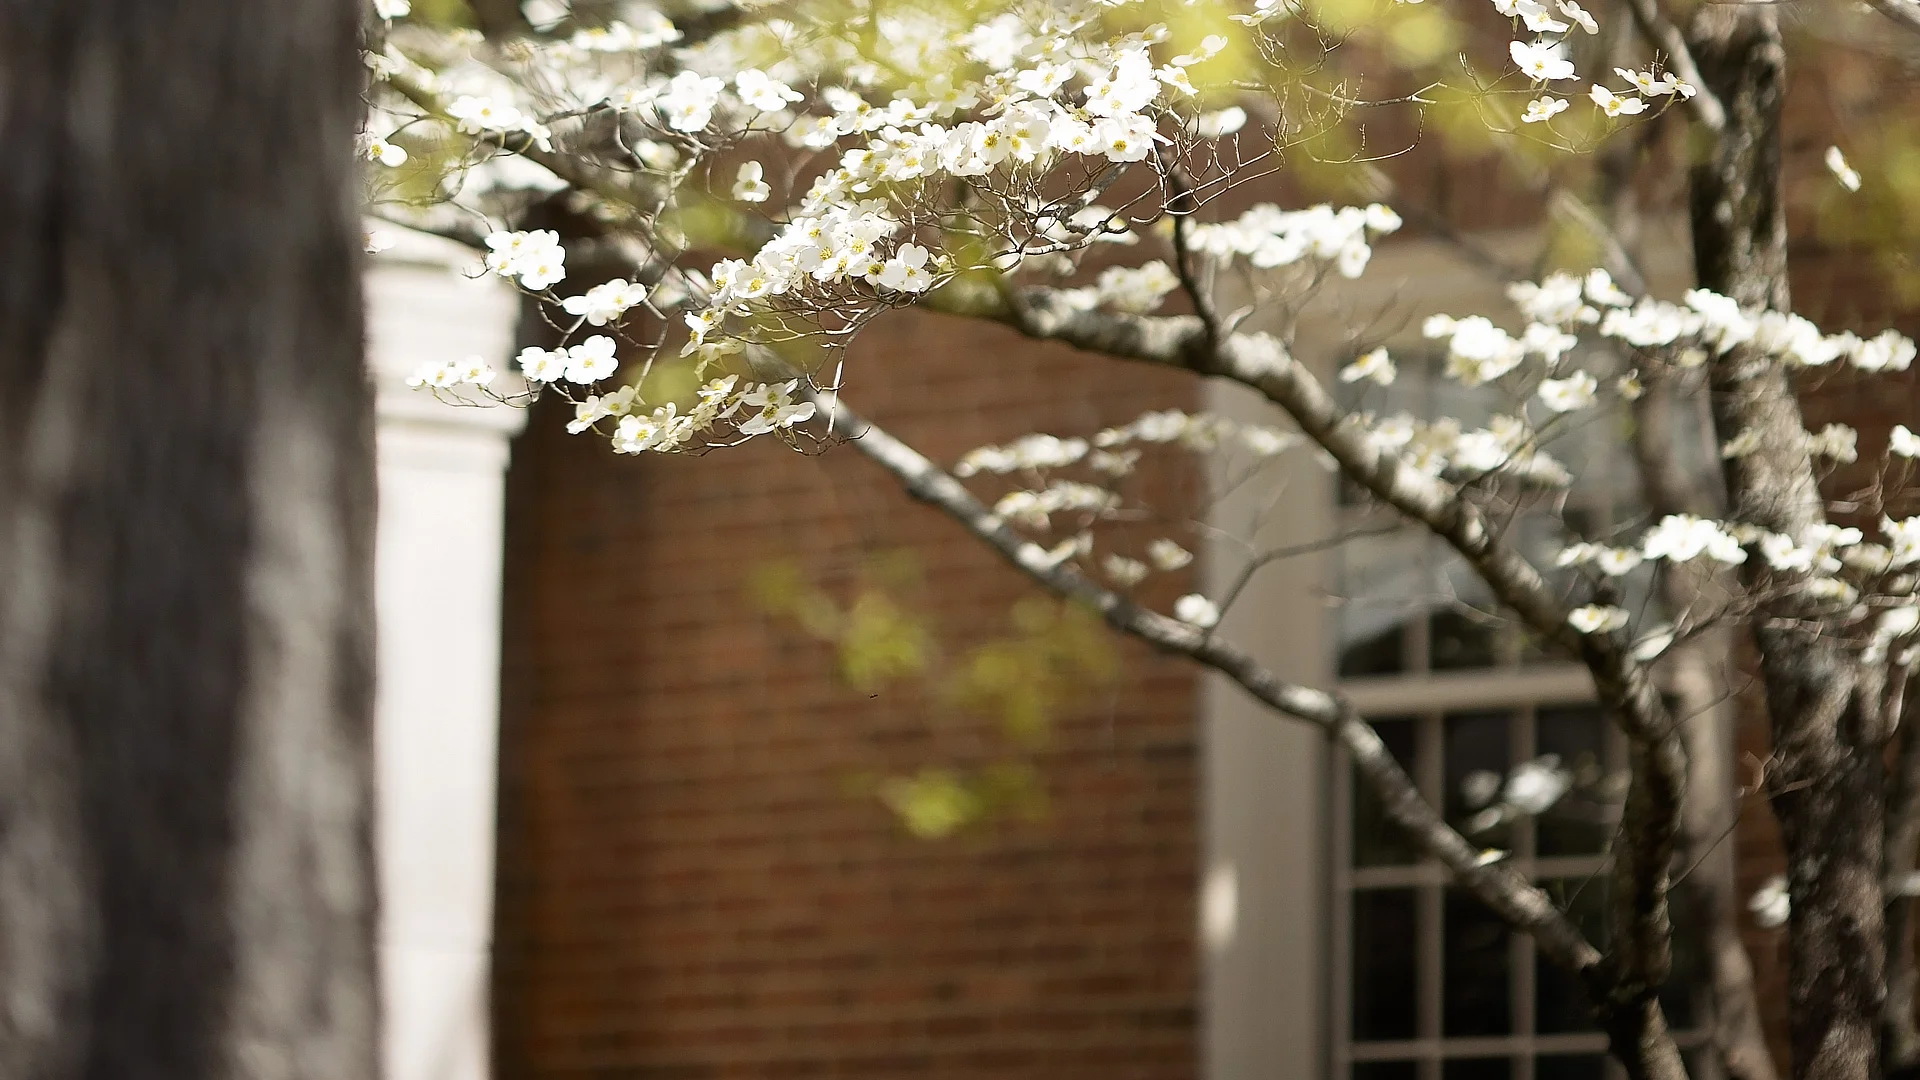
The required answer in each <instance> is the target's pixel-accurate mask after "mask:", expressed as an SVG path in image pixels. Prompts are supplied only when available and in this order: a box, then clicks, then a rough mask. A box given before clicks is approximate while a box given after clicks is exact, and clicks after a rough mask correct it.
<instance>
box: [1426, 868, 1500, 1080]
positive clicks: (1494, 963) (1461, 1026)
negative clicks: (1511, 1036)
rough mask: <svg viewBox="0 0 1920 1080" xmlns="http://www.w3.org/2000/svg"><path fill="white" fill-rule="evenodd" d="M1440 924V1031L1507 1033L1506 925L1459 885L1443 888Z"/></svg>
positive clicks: (1452, 1033) (1457, 1033)
mask: <svg viewBox="0 0 1920 1080" xmlns="http://www.w3.org/2000/svg"><path fill="white" fill-rule="evenodd" d="M1444 922H1445V934H1446V936H1445V938H1444V939H1443V940H1442V942H1441V946H1442V948H1441V952H1442V955H1443V960H1442V964H1443V966H1442V968H1441V995H1442V996H1441V1032H1442V1033H1443V1034H1445V1035H1449V1036H1452V1035H1505V1034H1508V1033H1509V1032H1511V1031H1512V1030H1513V1005H1512V1001H1513V994H1512V990H1513V986H1512V979H1511V978H1510V975H1509V972H1510V969H1511V966H1512V959H1511V958H1512V952H1511V950H1510V948H1509V946H1508V930H1507V925H1506V924H1505V923H1504V922H1501V921H1500V917H1499V916H1497V915H1495V914H1494V913H1493V912H1491V911H1489V910H1488V909H1487V906H1486V905H1485V904H1482V903H1481V902H1480V901H1478V900H1476V899H1474V898H1473V897H1472V896H1471V895H1470V894H1468V893H1467V892H1465V891H1464V890H1461V889H1448V890H1447V894H1446V916H1445V919H1444ZM1503 1075H1504V1074H1503Z"/></svg>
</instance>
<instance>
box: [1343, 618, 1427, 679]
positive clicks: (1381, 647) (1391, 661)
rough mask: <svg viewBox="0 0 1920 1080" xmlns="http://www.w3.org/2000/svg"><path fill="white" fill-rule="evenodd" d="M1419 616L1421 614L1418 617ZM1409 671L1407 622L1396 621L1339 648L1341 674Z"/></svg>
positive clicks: (1357, 674)
mask: <svg viewBox="0 0 1920 1080" xmlns="http://www.w3.org/2000/svg"><path fill="white" fill-rule="evenodd" d="M1415 617H1416V618H1417V617H1418V616H1415ZM1405 670H1407V624H1406V623H1405V622H1404V621H1403V622H1396V623H1394V624H1393V625H1392V626H1389V627H1387V628H1386V629H1385V630H1382V631H1380V632H1378V633H1375V634H1372V635H1369V636H1368V637H1366V638H1363V639H1362V640H1360V641H1356V642H1354V643H1353V644H1352V645H1349V646H1347V647H1346V648H1344V649H1342V650H1340V675H1341V676H1342V677H1343V678H1357V677H1359V676H1363V675H1398V674H1400V673H1401V672H1403V671H1405Z"/></svg>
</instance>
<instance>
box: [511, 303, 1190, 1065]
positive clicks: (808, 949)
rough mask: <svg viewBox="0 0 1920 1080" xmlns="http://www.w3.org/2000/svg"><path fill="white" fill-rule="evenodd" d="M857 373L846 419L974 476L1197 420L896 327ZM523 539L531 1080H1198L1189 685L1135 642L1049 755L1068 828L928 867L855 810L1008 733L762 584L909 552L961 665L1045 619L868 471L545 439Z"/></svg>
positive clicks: (994, 832)
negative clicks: (1095, 436) (974, 650)
mask: <svg viewBox="0 0 1920 1080" xmlns="http://www.w3.org/2000/svg"><path fill="white" fill-rule="evenodd" d="M847 375H848V382H849V384H850V394H849V401H850V403H853V404H856V405H857V406H858V407H859V408H861V409H863V410H866V411H867V412H868V413H869V414H870V415H872V416H873V417H874V418H875V419H876V420H877V421H879V422H881V423H884V424H887V425H889V426H890V427H891V428H893V429H895V430H896V431H897V432H898V433H900V434H902V435H904V436H906V437H907V438H909V439H910V440H912V441H914V442H916V443H917V444H918V445H920V446H921V447H922V448H923V449H925V450H926V451H928V452H929V453H931V454H932V455H934V456H935V457H936V458H938V459H941V460H947V461H951V460H952V459H953V458H954V457H956V456H957V455H958V454H959V453H960V452H962V451H963V450H965V449H967V448H970V447H972V446H974V445H978V444H980V443H983V442H990V441H1004V440H1005V439H1007V438H1010V437H1013V436H1016V435H1018V434H1021V433H1024V432H1027V431H1032V430H1053V431H1056V432H1061V433H1069V432H1091V431H1092V430H1095V429H1097V427H1099V426H1101V425H1105V424H1110V423H1115V422H1123V421H1125V420H1129V419H1131V418H1132V417H1133V416H1135V415H1137V414H1138V413H1139V412H1140V411H1142V410H1144V409H1147V408H1165V407H1168V406H1171V405H1180V404H1183V403H1189V402H1191V401H1192V400H1193V398H1194V393H1195V387H1194V384H1193V383H1191V382H1190V381H1187V380H1183V379H1181V378H1178V377H1175V376H1172V375H1170V374H1168V373H1164V372H1153V371H1149V370H1146V369H1141V368H1129V367H1124V366H1118V365H1115V364H1114V363H1113V362H1111V361H1099V360H1090V359H1083V358H1077V357H1075V356H1073V355H1072V354H1070V353H1067V352H1065V351H1062V350H1043V349H1037V348H1035V347H1033V346H1030V345H1026V344H1023V343H1021V342H1019V341H1018V340H1017V339H1015V338H1013V337H1012V336H1010V335H1008V334H1006V333H1005V332H1002V331H999V330H996V329H994V328H990V327H984V326H978V325H973V324H967V323H961V322H957V321H951V320H945V319H942V318H940V317H937V316H923V315H917V314H904V313H903V314H898V315H894V316H889V317H888V318H886V319H883V320H882V321H881V322H880V323H878V324H877V325H876V326H875V327H874V329H873V330H872V331H871V332H870V333H869V334H868V335H866V336H865V337H864V338H863V339H862V340H861V342H860V344H859V347H858V348H857V349H856V351H855V355H854V356H853V357H852V358H851V359H850V361H849V364H848V368H847ZM1181 479H1183V478H1181V477H1177V476H1175V477H1169V478H1168V479H1167V481H1166V483H1167V484H1169V485H1170V484H1173V483H1177V482H1178V481H1180V480H1181ZM1185 479H1186V480H1187V481H1189V482H1187V483H1185V484H1184V485H1183V486H1184V487H1185V488H1186V489H1187V490H1191V488H1192V484H1191V482H1190V481H1191V478H1190V477H1187V478H1185ZM1152 497H1153V498H1155V499H1158V500H1173V501H1174V505H1177V504H1178V498H1179V496H1178V495H1176V493H1175V492H1174V491H1172V490H1169V489H1163V490H1160V491H1158V492H1155V493H1153V495H1152ZM1163 505H1166V503H1164V502H1163ZM508 521H509V531H508V546H507V560H508V567H509V569H508V574H507V595H506V607H507V614H506V639H505V641H506V644H505V658H504V667H505V673H504V686H503V699H504V704H503V709H504V715H503V718H502V722H503V734H502V773H501V781H502V787H501V811H500V813H501V825H500V864H499V865H500V886H499V888H500V895H499V916H498V927H499V931H498V944H497V974H496V996H497V1000H496V1010H495V1014H496V1022H497V1025H498V1031H497V1036H496V1039H497V1044H498V1063H499V1064H498V1067H499V1074H500V1076H501V1077H503V1078H504V1080H523V1078H525V1080H530V1078H536V1077H673V1078H699V1077H760V1076H765V1077H775V1076H778V1077H782V1078H791V1077H805V1076H835V1077H841V1076H844V1077H867V1076H871V1077H882V1076H885V1077H898V1076H901V1075H913V1076H916V1077H930V1078H931V1077H960V1076H968V1077H974V1076H979V1075H982V1074H985V1073H990V1074H992V1075H994V1076H996V1077H1012V1078H1018V1077H1035V1078H1038V1077H1047V1078H1049V1080H1060V1078H1073V1077H1087V1078H1089V1080H1091V1078H1094V1077H1099V1078H1101V1080H1111V1078H1126V1077H1140V1078H1149V1077H1150V1078H1154V1080H1179V1078H1183V1077H1189V1076H1192V1075H1194V1072H1195V1069H1196V1061H1197V1054H1198V1051H1197V1043H1196V1039H1197V1029H1196V1021H1197V1017H1196V984H1197V973H1196V955H1195V953H1196V946H1195V941H1194V922H1195V920H1194V912H1193V892H1194V880H1195V875H1196V863H1197V858H1198V835H1197V831H1198V823H1197V811H1198V802H1197V791H1196V775H1195V770H1196V757H1195V745H1194V737H1195V734H1194V729H1193V721H1194V715H1195V702H1196V695H1197V686H1196V682H1195V679H1194V675H1193V672H1192V671H1191V670H1190V669H1188V668H1187V667H1185V666H1184V665H1182V664H1179V663H1176V662H1173V661H1171V660H1168V659H1166V658H1163V657H1160V656H1156V655H1153V654H1150V653H1149V652H1147V651H1145V650H1143V649H1140V648H1138V647H1133V646H1128V645H1125V644H1122V645H1121V646H1120V657H1121V660H1122V664H1123V675H1122V677H1121V683H1120V685H1119V686H1118V688H1117V689H1116V690H1115V691H1114V692H1113V693H1112V694H1111V696H1110V702H1108V703H1105V704H1103V705H1102V706H1101V707H1099V708H1097V709H1090V710H1081V711H1080V712H1077V713H1074V714H1072V715H1070V716H1068V717H1065V718H1064V719H1063V722H1061V723H1060V724H1059V726H1058V728H1057V730H1056V731H1055V734H1054V737H1053V738H1052V740H1051V742H1050V744H1049V746H1048V748H1047V749H1046V750H1045V751H1044V752H1042V753H1041V755H1040V757H1039V759H1038V763H1039V767H1040V769H1041V771H1042V774H1043V775H1044V777H1045V780H1046V782H1047V785H1048V788H1049V794H1050V797H1051V806H1050V809H1049V810H1048V812H1047V813H1046V814H1045V816H1044V817H1043V818H1041V819H1040V820H1038V821H1033V822H1026V821H1014V820H1009V821H1004V822H1000V823H997V824H994V825H991V826H988V827H986V828H983V829H980V830H976V831H974V832H971V833H968V834H966V835H962V836H960V837H957V838H951V839H948V840H944V841H927V840H920V839H914V838H911V837H909V836H907V835H905V833H904V832H903V830H902V829H901V828H900V827H899V826H898V825H897V824H896V823H895V821H894V820H893V819H892V818H891V817H890V815H889V814H888V813H887V812H886V811H885V810H884V809H883V808H881V807H880V806H879V805H877V804H876V803H875V802H874V801H873V800H872V799H870V798H861V797H858V796H856V795H853V794H850V793H849V791H848V784H847V781H848V778H849V777H850V776H854V775H857V774H859V773H862V772H869V771H875V770H903V769H909V768H912V767H915V766H917V765H922V764H928V763H940V762H944V761H949V760H966V759H967V757H968V755H970V754H972V755H977V754H978V753H979V752H980V749H979V748H980V747H981V746H982V745H983V743H990V742H991V741H992V740H993V738H994V736H993V735H992V734H991V732H990V731H989V730H988V729H987V727H986V725H984V723H982V724H978V725H973V726H969V725H968V724H967V723H964V722H955V721H954V720H952V719H951V718H946V719H943V720H941V721H939V722H933V721H931V720H930V719H929V718H928V717H927V715H925V713H924V712H923V711H921V710H920V709H919V708H917V706H916V702H915V701H914V700H913V698H912V697H911V696H910V695H898V694H895V693H892V692H884V693H882V694H880V695H878V696H877V697H874V698H868V697H866V696H865V695H861V694H856V693H854V692H852V691H850V690H848V689H847V688H845V687H844V686H842V685H840V684H839V683H837V682H836V681H835V679H834V678H833V676H832V672H833V663H832V657H831V655H830V654H829V652H828V651H827V650H826V649H825V648H823V647H822V646H820V645H818V644H816V643H813V642H811V641H810V640H808V639H807V638H806V637H804V636H803V635H801V634H800V633H798V632H797V631H795V630H794V629H792V628H790V627H788V626H784V625H781V624H779V623H778V622H776V621H773V620H770V619H768V618H767V617H765V616H763V615H762V614H760V613H759V612H757V611H756V610H755V609H754V608H753V607H752V606H751V605H750V603H749V602H748V601H747V600H746V599H744V597H743V588H742V583H743V579H744V578H745V577H746V576H747V574H748V573H749V572H750V571H751V570H752V568H753V567H754V566H755V565H757V564H759V563H760V562H761V561H762V560H765V559H768V558H773V557H788V558H793V559H796V560H797V561H798V562H799V563H800V565H801V566H803V567H805V568H807V569H809V570H810V571H812V572H816V573H820V574H825V575H831V574H833V573H835V572H838V571H840V570H843V569H845V568H846V567H847V566H849V565H850V564H853V563H855V562H857V561H859V559H860V558H861V557H862V556H863V555H864V554H866V553H870V552H875V551H883V550H887V549H892V548H898V547H902V546H905V547H911V548H912V549H914V550H915V551H916V552H917V553H918V554H919V557H920V560H921V563H922V565H923V566H924V568H925V570H926V572H927V574H928V576H929V578H930V580H931V582H932V583H933V584H934V586H935V587H934V588H932V589H930V590H929V591H928V597H929V601H930V602H931V603H933V604H934V605H935V608H934V611H933V612H932V614H933V615H935V616H936V618H937V621H938V624H939V626H940V632H941V636H942V639H943V640H945V641H949V642H953V643H956V644H957V645H964V644H967V643H970V642H974V641H978V640H980V639H983V638H986V637H990V636H994V635H998V634H1004V633H1005V632H1006V626H1007V619H1008V614H1009V610H1010V608H1011V606H1012V604H1013V603H1014V602H1015V601H1016V600H1018V599H1019V598H1021V597H1023V596H1028V595H1032V593H1031V591H1030V590H1029V589H1028V588H1027V587H1026V586H1025V585H1024V584H1023V582H1022V581H1021V580H1020V579H1019V578H1018V577H1017V576H1016V574H1015V573H1014V572H1013V571H1011V570H1009V569H1008V568H1006V567H1004V566H1001V565H999V564H998V563H997V562H996V561H995V559H994V558H993V557H991V556H990V555H989V554H987V553H986V551H985V550H984V549H983V548H981V547H980V546H978V545H977V544H976V543H975V542H974V541H972V540H971V539H969V538H967V537H965V536H963V535H962V534H960V533H959V532H958V531H957V529H956V527H955V526H953V525H952V524H950V523H949V522H948V521H947V520H946V519H945V518H944V517H942V516H940V515H939V514H937V513H936V512H935V511H932V510H930V509H927V508H925V507H922V506H918V505H915V504H913V503H911V502H910V501H909V500H908V499H906V498H905V497H904V496H902V495H901V494H900V492H899V490H898V489H897V487H896V486H895V485H894V484H893V483H892V482H891V480H890V479H888V478H887V477H886V476H884V475H882V474H880V473H879V472H878V471H877V470H875V469H874V468H872V467H870V466H868V465H867V464H866V463H865V462H864V461H863V460H862V459H860V458H859V457H858V455H857V454H856V453H855V452H854V451H853V450H851V449H849V448H845V447H842V448H838V449H835V450H831V451H829V452H828V453H826V454H824V455H820V456H817V457H809V456H803V455H800V454H796V453H793V452H791V451H787V450H784V449H782V448H780V447H779V446H778V445H777V444H774V443H773V442H772V441H771V440H765V439H763V440H759V441H758V442H757V443H756V444H754V445H751V446H749V447H746V448H742V449H738V450H732V451H725V452H719V453H714V454H711V455H709V456H707V457H704V458H698V459H693V458H674V459H648V460H636V459H632V458H618V457H615V456H614V455H612V454H611V453H610V452H609V451H608V450H607V448H606V447H605V444H604V443H603V442H599V441H595V440H590V439H585V438H575V437H571V436H568V435H566V434H565V433H564V431H563V430H561V425H560V423H559V417H557V416H556V415H553V414H548V415H544V416H536V417H535V418H534V422H533V423H532V424H531V425H530V428H529V432H528V434H527V435H526V436H524V437H523V438H522V440H521V442H520V443H519V445H518V446H517V448H516V451H515V460H514V464H513V471H512V474H511V477H510V481H509V502H508Z"/></svg>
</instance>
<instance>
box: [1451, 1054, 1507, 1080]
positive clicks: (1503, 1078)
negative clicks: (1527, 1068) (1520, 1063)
mask: <svg viewBox="0 0 1920 1080" xmlns="http://www.w3.org/2000/svg"><path fill="white" fill-rule="evenodd" d="M1512 1075H1513V1062H1512V1060H1511V1059H1508V1058H1455V1059H1454V1060H1452V1061H1448V1062H1444V1063H1442V1064H1441V1066H1440V1076H1441V1080H1508V1078H1509V1077H1511V1076H1512Z"/></svg>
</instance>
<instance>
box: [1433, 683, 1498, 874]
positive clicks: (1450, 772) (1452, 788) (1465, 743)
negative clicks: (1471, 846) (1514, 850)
mask: <svg viewBox="0 0 1920 1080" xmlns="http://www.w3.org/2000/svg"><path fill="white" fill-rule="evenodd" d="M1509 716H1510V714H1508V713H1505V712H1475V713H1452V714H1450V715H1448V716H1447V718H1446V736H1445V738H1446V763H1445V770H1444V775H1445V778H1446V800H1445V802H1446V815H1447V823H1448V824H1449V825H1452V826H1453V827H1454V828H1456V829H1459V830H1460V831H1461V832H1462V833H1464V834H1465V835H1466V837H1467V839H1468V840H1470V841H1472V842H1473V843H1475V844H1479V845H1481V846H1482V847H1490V848H1501V849H1507V848H1510V847H1512V846H1513V840H1512V832H1513V830H1512V828H1511V827H1510V826H1509V825H1508V824H1506V823H1505V822H1497V823H1491V827H1489V824H1490V822H1489V821H1484V820H1483V821H1476V820H1475V818H1476V817H1480V816H1482V815H1483V812H1485V811H1486V810H1487V806H1486V802H1485V801H1484V800H1485V799H1486V798H1487V797H1489V796H1490V795H1491V794H1492V793H1493V792H1497V791H1498V789H1499V784H1500V782H1501V781H1502V780H1504V778H1505V777H1506V775H1507V770H1508V769H1510V768H1512V767H1513V761H1512V759H1511V757H1510V755H1509V752H1508V748H1507V729H1508V725H1509ZM1489 786H1491V790H1488V788H1489ZM1475 789H1478V790H1475Z"/></svg>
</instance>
